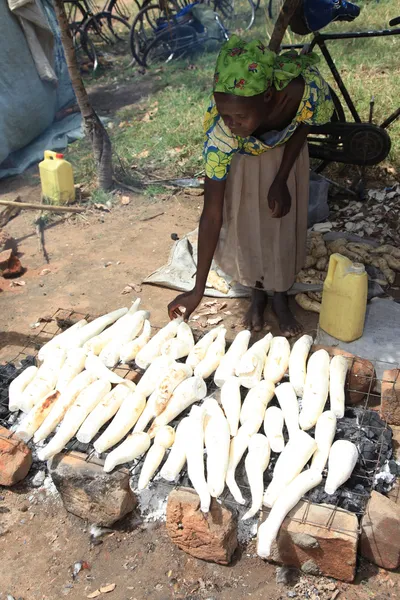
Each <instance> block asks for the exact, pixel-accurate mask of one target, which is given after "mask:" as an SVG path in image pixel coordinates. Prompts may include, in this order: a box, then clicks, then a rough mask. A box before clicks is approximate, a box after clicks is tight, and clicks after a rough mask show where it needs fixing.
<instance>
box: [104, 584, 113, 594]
mask: <svg viewBox="0 0 400 600" xmlns="http://www.w3.org/2000/svg"><path fill="white" fill-rule="evenodd" d="M115 588H116V584H115V583H109V584H107V585H103V586H102V587H101V588H100V591H101V593H102V594H108V592H113V591H114V590H115Z"/></svg>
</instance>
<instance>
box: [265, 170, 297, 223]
mask: <svg viewBox="0 0 400 600" xmlns="http://www.w3.org/2000/svg"><path fill="white" fill-rule="evenodd" d="M268 206H269V207H270V209H271V210H272V216H273V218H274V219H281V218H282V217H284V216H285V215H287V214H288V212H289V211H290V208H291V206H292V199H291V197H290V192H289V189H288V186H287V183H286V181H284V180H282V179H275V180H274V181H273V182H272V185H271V187H270V188H269V193H268Z"/></svg>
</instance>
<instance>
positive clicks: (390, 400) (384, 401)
mask: <svg viewBox="0 0 400 600" xmlns="http://www.w3.org/2000/svg"><path fill="white" fill-rule="evenodd" d="M380 415H381V418H382V419H384V420H385V421H387V422H388V423H389V425H400V369H389V370H387V371H384V373H383V377H382V387H381V409H380Z"/></svg>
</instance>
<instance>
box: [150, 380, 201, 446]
mask: <svg viewBox="0 0 400 600" xmlns="http://www.w3.org/2000/svg"><path fill="white" fill-rule="evenodd" d="M206 394H207V386H206V384H205V382H204V380H203V379H202V378H201V377H189V378H188V379H185V380H184V381H182V382H181V383H180V384H179V385H178V386H177V388H176V389H175V390H174V392H173V394H172V397H171V399H170V400H169V402H168V404H167V406H166V407H165V409H164V410H163V412H162V413H160V414H159V415H158V417H156V418H155V419H154V421H153V424H152V426H151V427H150V429H149V435H150V437H153V436H154V435H155V432H156V431H157V428H158V427H160V426H161V425H168V423H170V422H171V421H173V420H174V419H175V417H177V416H178V415H179V414H181V413H182V412H183V411H184V410H185V409H186V408H188V407H189V406H190V405H191V404H193V403H194V402H197V401H198V400H202V399H203V398H205V396H206Z"/></svg>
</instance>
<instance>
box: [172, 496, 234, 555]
mask: <svg viewBox="0 0 400 600" xmlns="http://www.w3.org/2000/svg"><path fill="white" fill-rule="evenodd" d="M166 525H167V531H168V534H169V536H170V538H171V540H172V541H173V542H174V544H176V545H177V546H178V548H180V549H181V550H183V551H184V552H186V553H187V554H190V555H191V556H194V557H195V558H200V559H202V560H207V561H210V562H215V563H218V564H220V565H228V564H229V563H230V561H231V559H232V555H233V553H234V552H235V550H236V548H237V545H238V540H237V518H236V516H235V515H234V514H233V513H232V511H230V510H229V509H228V508H226V507H225V506H224V505H223V504H219V503H218V502H217V501H216V500H215V499H214V498H213V499H212V501H211V506H210V511H209V512H208V513H202V512H201V510H200V501H199V497H198V495H197V494H196V493H195V491H194V490H192V489H191V488H180V489H177V490H173V491H172V492H171V493H170V495H169V497H168V504H167V523H166Z"/></svg>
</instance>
